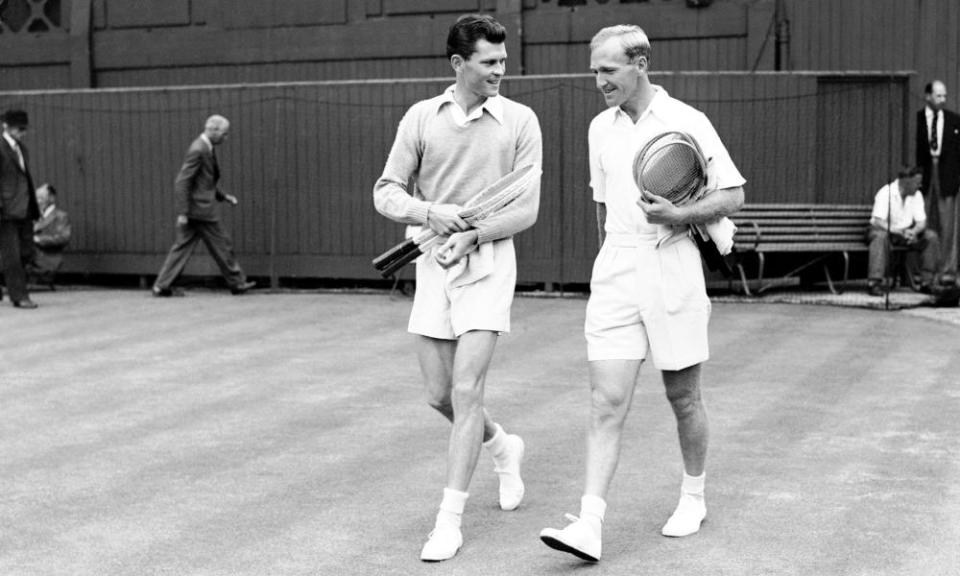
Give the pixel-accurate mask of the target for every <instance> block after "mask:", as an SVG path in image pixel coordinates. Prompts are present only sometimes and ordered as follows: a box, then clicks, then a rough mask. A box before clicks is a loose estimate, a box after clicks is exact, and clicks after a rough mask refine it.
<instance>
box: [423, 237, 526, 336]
mask: <svg viewBox="0 0 960 576" xmlns="http://www.w3.org/2000/svg"><path fill="white" fill-rule="evenodd" d="M493 248H494V250H493V255H494V266H493V271H492V272H491V273H490V274H489V275H487V276H485V277H483V278H481V279H480V280H477V281H476V282H473V283H471V284H467V285H466V286H459V287H456V288H455V287H452V286H451V285H450V282H449V281H448V278H449V277H450V275H451V274H452V273H453V269H451V270H445V269H443V268H442V267H441V266H440V265H439V264H437V261H436V259H435V258H434V250H430V251H429V252H427V253H426V254H424V255H423V256H421V257H420V258H419V259H418V260H417V287H416V292H415V293H414V296H413V309H412V310H411V311H410V322H409V324H408V325H407V331H408V332H412V333H413V334H421V335H423V336H429V337H431V338H439V339H442V340H456V339H457V338H459V337H460V336H462V335H463V334H464V333H466V332H469V331H471V330H489V331H492V332H509V331H510V306H511V305H512V304H513V291H514V288H515V287H516V284H517V258H516V255H515V253H514V249H513V239H512V238H505V239H503V240H497V241H495V242H494V243H493Z"/></svg>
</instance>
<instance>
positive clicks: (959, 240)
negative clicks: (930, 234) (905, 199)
mask: <svg viewBox="0 0 960 576" xmlns="http://www.w3.org/2000/svg"><path fill="white" fill-rule="evenodd" d="M937 200H938V204H937V208H938V212H939V216H940V247H941V256H942V259H941V264H940V274H941V275H943V276H952V277H953V278H954V279H955V280H956V277H957V259H958V255H960V254H958V253H960V248H958V244H960V233H958V232H960V231H958V227H960V222H958V221H957V220H958V216H960V215H958V214H957V196H956V195H953V196H943V195H942V194H941V196H940V197H939V198H938V199H937Z"/></svg>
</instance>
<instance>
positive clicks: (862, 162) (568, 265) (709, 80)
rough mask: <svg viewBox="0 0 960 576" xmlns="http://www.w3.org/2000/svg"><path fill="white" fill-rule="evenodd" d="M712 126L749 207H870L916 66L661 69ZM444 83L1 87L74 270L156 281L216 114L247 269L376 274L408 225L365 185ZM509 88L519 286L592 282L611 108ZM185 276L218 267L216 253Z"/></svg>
mask: <svg viewBox="0 0 960 576" xmlns="http://www.w3.org/2000/svg"><path fill="white" fill-rule="evenodd" d="M652 76H653V80H654V82H656V83H658V84H661V85H662V86H664V88H666V89H667V91H668V92H670V93H671V94H673V95H675V96H677V97H679V98H681V99H684V100H685V101H687V102H688V103H690V104H692V105H694V106H696V107H698V108H700V109H701V110H703V111H704V112H706V113H707V114H708V116H709V117H710V118H711V119H712V120H713V122H714V124H715V126H716V127H717V130H718V132H719V133H720V135H721V137H722V138H723V139H724V141H725V142H726V144H727V147H728V148H729V149H730V151H731V154H732V156H733V158H734V160H735V162H736V163H737V164H738V166H739V167H740V169H741V171H742V172H743V173H744V175H745V177H746V178H747V180H748V184H747V188H746V189H747V196H748V200H749V201H750V202H842V203H851V202H852V203H866V202H869V201H870V199H871V198H872V196H873V194H874V192H875V191H876V190H877V189H878V188H879V187H880V186H881V185H882V184H884V183H885V182H887V181H888V180H889V179H890V178H891V177H892V175H893V174H895V172H896V167H897V165H898V164H900V163H901V162H903V161H905V160H908V155H907V153H908V150H909V147H908V144H909V143H908V139H909V138H908V135H909V131H908V117H909V115H910V110H908V108H909V101H908V97H909V95H908V82H909V74H905V73H889V74H887V73H885V74H866V73H862V74H857V73H843V74H814V73H759V74H747V73H661V74H654V75H652ZM450 82H451V81H450V80H449V79H426V80H423V79H418V80H382V81H356V82H320V83H290V84H258V85H234V86H196V87H183V88H158V89H115V90H79V91H44V92H7V93H0V108H4V109H5V108H9V107H11V106H16V107H22V108H24V109H26V110H28V112H29V113H30V116H31V130H30V132H29V134H28V136H27V138H26V144H27V146H28V147H29V148H30V150H31V152H32V163H33V165H32V172H33V174H34V176H35V179H36V180H37V183H38V184H39V183H40V182H44V181H48V182H51V183H54V184H55V185H56V186H57V188H58V190H60V204H61V205H62V207H64V208H65V209H66V210H67V211H68V212H69V213H70V216H71V219H72V222H73V229H74V234H75V236H74V239H73V241H72V243H71V245H70V248H69V253H68V256H67V258H66V260H65V264H64V266H65V271H67V272H74V273H97V274H135V275H153V274H155V273H156V271H157V270H158V269H159V266H160V264H161V262H162V258H163V255H164V254H165V252H166V250H167V249H168V247H169V244H170V243H171V241H172V240H173V222H174V219H175V215H174V213H173V179H174V176H175V174H176V172H177V170H178V168H179V165H180V162H181V160H182V156H183V153H184V151H185V149H186V147H187V145H188V144H189V142H190V141H191V140H192V139H193V138H194V137H196V135H197V134H198V133H199V132H200V130H201V128H202V124H203V121H204V119H205V118H206V116H207V115H209V114H211V113H220V114H224V115H225V116H227V117H228V118H229V119H230V120H231V123H232V127H231V137H230V140H229V141H228V142H227V143H226V144H225V145H224V146H223V148H222V149H221V150H220V151H218V155H219V157H220V163H221V166H222V168H223V171H224V179H223V182H222V184H223V187H224V189H225V191H228V192H231V193H233V194H236V195H237V196H238V197H239V198H240V205H239V206H238V207H236V208H233V209H228V208H227V207H225V210H224V213H225V221H226V224H227V226H228V228H229V229H230V230H231V232H232V234H233V236H234V238H235V240H236V249H237V253H238V256H239V258H240V261H241V263H242V264H243V266H244V268H245V269H246V270H247V272H248V273H249V274H251V275H253V276H261V277H270V278H272V279H273V280H274V281H276V279H278V278H296V277H308V278H347V279H372V278H376V277H377V276H376V274H375V272H374V270H373V269H372V267H371V266H370V259H371V258H372V257H373V256H374V255H376V254H377V253H379V252H380V251H382V250H383V249H385V248H387V247H389V246H390V245H392V244H393V243H395V242H397V241H398V240H399V239H400V238H401V235H402V227H401V226H399V225H396V224H393V223H390V222H388V221H387V220H385V219H384V218H382V217H381V216H379V215H378V214H377V213H376V212H375V210H374V208H373V204H372V194H371V190H372V187H373V183H374V181H375V180H376V179H377V177H378V176H379V175H380V172H381V170H382V167H383V163H384V160H385V158H386V155H387V152H388V151H389V148H390V145H391V143H392V141H393V136H394V133H395V130H396V126H397V123H398V122H399V120H400V117H401V116H402V114H403V113H404V111H405V110H406V109H407V108H408V107H409V106H410V105H411V104H412V103H413V102H415V101H417V100H419V99H422V98H426V97H430V96H432V95H434V94H436V93H437V92H439V91H440V90H442V89H443V88H444V87H445V86H447V85H448V84H449V83H450ZM504 93H505V95H507V96H509V97H511V98H514V99H516V100H518V101H520V102H523V103H525V104H527V105H529V106H531V107H532V108H533V109H534V111H536V113H537V115H538V117H539V119H540V123H541V127H542V130H543V136H544V176H543V188H542V204H541V210H540V219H539V221H538V222H537V224H536V226H534V228H532V229H531V230H529V231H527V232H525V233H523V234H521V235H520V236H519V237H518V241H517V242H518V250H519V252H518V253H519V258H520V267H519V270H520V274H519V278H518V280H519V281H520V282H524V283H545V284H567V283H582V282H586V281H587V279H588V278H589V271H590V265H591V262H592V258H593V255H594V254H595V253H596V250H597V246H596V234H595V219H594V206H593V203H592V201H591V199H590V192H589V190H588V185H587V183H588V180H589V178H588V169H587V141H586V133H587V127H588V125H589V122H590V120H591V118H592V117H593V116H594V115H595V114H596V113H598V112H599V111H601V110H602V107H603V103H602V100H601V99H600V98H599V95H598V93H597V91H596V88H595V86H594V82H593V79H592V78H591V77H590V76H585V75H561V76H524V77H514V78H509V79H507V81H506V82H505V88H504ZM187 273H189V274H203V275H207V274H210V275H215V274H216V268H215V267H214V265H213V264H212V262H211V261H210V260H209V259H208V258H206V257H202V258H195V259H194V261H193V263H192V264H191V266H190V267H188V269H187Z"/></svg>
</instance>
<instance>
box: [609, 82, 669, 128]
mask: <svg viewBox="0 0 960 576" xmlns="http://www.w3.org/2000/svg"><path fill="white" fill-rule="evenodd" d="M650 87H651V88H653V98H651V99H650V104H648V105H647V109H646V110H644V111H643V113H642V114H640V117H639V118H637V122H636V123H637V124H639V123H640V122H642V121H643V119H644V118H646V117H647V116H648V115H653V116H663V114H664V111H663V107H664V106H665V105H666V102H667V98H669V97H670V95H669V94H667V91H666V90H664V89H663V86H659V85H657V84H651V85H650ZM624 120H626V121H627V122H629V123H630V124H634V122H633V120H632V119H631V118H630V115H629V114H627V113H626V112H624V111H623V108H620V107H619V106H617V108H616V110H615V111H614V113H613V123H614V124H616V123H618V122H622V121H624Z"/></svg>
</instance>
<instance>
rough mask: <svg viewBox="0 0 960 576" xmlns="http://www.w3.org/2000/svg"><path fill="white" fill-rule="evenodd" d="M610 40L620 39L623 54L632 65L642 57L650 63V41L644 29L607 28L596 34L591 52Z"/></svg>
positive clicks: (632, 27) (591, 42) (627, 26)
mask: <svg viewBox="0 0 960 576" xmlns="http://www.w3.org/2000/svg"><path fill="white" fill-rule="evenodd" d="M610 38H619V39H620V45H621V46H622V47H623V53H624V54H625V55H626V57H627V58H628V59H629V60H630V62H631V63H633V62H636V61H637V58H640V57H641V56H643V57H644V58H646V59H647V63H649V62H650V39H649V38H647V33H646V32H644V31H643V28H641V27H639V26H636V25H633V24H618V25H616V26H607V27H606V28H603V29H601V30H600V31H599V32H597V33H596V34H594V36H593V39H592V40H590V50H591V51H593V50H596V49H597V47H598V46H600V45H601V44H603V43H604V42H606V41H607V40H609V39H610Z"/></svg>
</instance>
